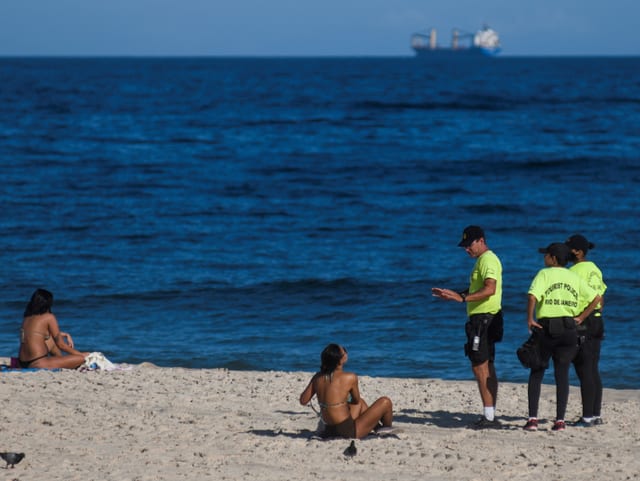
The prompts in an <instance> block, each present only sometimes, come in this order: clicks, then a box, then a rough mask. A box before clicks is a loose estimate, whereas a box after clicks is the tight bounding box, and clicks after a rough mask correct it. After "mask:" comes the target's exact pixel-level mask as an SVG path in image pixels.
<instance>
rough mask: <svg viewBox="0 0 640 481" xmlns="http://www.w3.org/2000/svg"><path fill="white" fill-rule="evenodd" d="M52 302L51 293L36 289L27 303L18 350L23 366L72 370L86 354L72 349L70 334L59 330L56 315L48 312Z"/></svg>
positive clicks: (81, 361)
mask: <svg viewBox="0 0 640 481" xmlns="http://www.w3.org/2000/svg"><path fill="white" fill-rule="evenodd" d="M52 305H53V294H51V293H50V292H49V291H47V290H45V289H38V290H36V291H35V292H34V293H33V295H32V296H31V300H30V301H29V304H27V307H26V309H25V311H24V319H23V321H22V328H21V329H20V352H19V353H18V359H19V363H20V367H22V368H27V367H34V368H44V369H56V368H63V369H75V368H77V367H78V366H80V365H82V363H83V362H84V359H85V357H86V356H88V355H89V353H88V352H80V351H77V350H75V349H74V348H73V339H72V338H71V336H70V335H69V334H67V333H66V332H62V331H60V327H59V326H58V321H57V319H56V316H54V315H53V313H52V312H51V306H52ZM63 351H64V352H65V353H66V355H63Z"/></svg>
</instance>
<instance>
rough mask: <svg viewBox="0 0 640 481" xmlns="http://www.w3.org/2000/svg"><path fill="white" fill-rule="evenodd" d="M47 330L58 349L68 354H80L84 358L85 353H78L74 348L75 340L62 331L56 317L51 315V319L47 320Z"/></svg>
mask: <svg viewBox="0 0 640 481" xmlns="http://www.w3.org/2000/svg"><path fill="white" fill-rule="evenodd" d="M47 329H48V330H49V334H51V337H52V338H53V341H54V342H55V344H56V346H57V347H58V349H60V350H61V351H64V352H66V353H67V354H79V355H82V356H84V353H82V352H80V351H77V350H76V349H74V348H73V339H72V338H71V336H70V335H69V334H67V333H66V332H61V331H60V326H58V320H57V319H56V316H54V315H53V314H51V316H50V317H49V319H48V320H47Z"/></svg>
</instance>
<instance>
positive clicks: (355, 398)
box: [349, 373, 361, 404]
mask: <svg viewBox="0 0 640 481" xmlns="http://www.w3.org/2000/svg"><path fill="white" fill-rule="evenodd" d="M351 375H352V376H353V379H352V380H351V389H349V394H351V399H350V400H349V404H360V401H361V399H360V388H359V387H358V376H357V375H356V374H353V373H352V374H351Z"/></svg>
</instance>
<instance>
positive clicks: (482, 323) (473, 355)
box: [464, 311, 504, 366]
mask: <svg viewBox="0 0 640 481" xmlns="http://www.w3.org/2000/svg"><path fill="white" fill-rule="evenodd" d="M503 326H504V320H503V318H502V311H498V312H497V313H495V314H474V315H472V316H470V317H469V321H467V323H466V324H465V326H464V328H465V332H466V333H467V343H466V344H465V345H464V353H465V354H466V356H467V357H468V358H469V360H470V361H471V364H472V365H474V366H476V365H478V364H482V363H483V362H486V361H491V362H493V361H494V359H495V357H496V346H495V343H496V342H500V341H502V334H503V330H504V327H503ZM476 336H478V337H479V339H480V343H479V345H478V348H477V349H476V350H474V349H473V339H474V338H475V337H476Z"/></svg>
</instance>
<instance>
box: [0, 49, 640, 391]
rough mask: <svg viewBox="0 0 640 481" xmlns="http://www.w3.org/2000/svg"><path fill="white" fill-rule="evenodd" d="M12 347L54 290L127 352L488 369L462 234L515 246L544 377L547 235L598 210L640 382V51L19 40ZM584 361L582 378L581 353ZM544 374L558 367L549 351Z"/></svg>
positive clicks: (3, 321) (600, 257) (512, 266)
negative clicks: (355, 50)
mask: <svg viewBox="0 0 640 481" xmlns="http://www.w3.org/2000/svg"><path fill="white" fill-rule="evenodd" d="M0 85H2V88H1V89H0V169H1V170H0V172H1V173H2V183H1V193H2V194H1V199H2V213H1V214H0V232H1V233H2V240H3V242H2V249H0V262H1V265H2V275H1V276H0V283H1V289H0V292H1V295H0V355H1V356H10V355H15V353H16V352H17V348H18V339H19V327H20V324H21V320H22V312H23V311H24V308H25V306H26V303H27V301H28V300H29V297H30V296H31V294H32V292H33V291H34V290H35V289H36V288H38V287H43V288H46V289H49V290H50V291H52V292H53V294H54V298H55V302H54V309H53V311H54V313H55V314H56V316H57V318H58V320H59V323H60V325H61V328H62V329H63V330H65V331H68V332H70V333H71V334H72V335H73V337H74V340H75V343H76V347H78V348H79V349H81V350H87V351H101V352H103V353H104V354H105V355H106V356H107V357H108V358H109V359H110V360H111V361H113V362H119V363H140V362H143V361H149V362H152V363H155V364H157V365H159V366H169V367H174V366H180V367H187V368H228V369H239V370H283V371H297V370H302V371H315V370H316V369H317V368H318V367H319V356H320V352H321V350H322V349H323V348H324V346H325V345H326V344H328V343H330V342H336V343H340V344H343V345H344V346H346V347H347V348H348V350H349V356H350V360H349V364H348V369H350V370H353V371H355V372H357V373H359V374H360V375H366V376H388V377H417V378H443V379H450V380H456V379H463V380H469V379H473V376H472V373H471V370H470V367H469V363H468V361H467V359H466V358H465V357H464V354H463V343H464V322H465V311H464V307H463V306H462V305H460V304H457V303H447V302H444V301H441V300H439V299H435V298H433V297H432V296H431V293H430V288H431V287H433V286H439V287H450V288H454V289H460V290H462V289H463V288H465V287H466V286H467V285H468V277H469V273H470V271H471V268H472V266H473V262H474V261H473V259H471V258H469V257H468V256H467V255H466V253H465V252H464V251H463V250H462V249H461V248H459V247H457V243H458V241H459V239H460V236H461V233H462V230H463V228H464V227H465V226H466V225H469V224H478V225H481V226H483V227H484V228H485V231H486V235H487V243H488V245H489V246H490V248H491V249H492V250H494V251H495V252H496V253H497V254H498V256H499V257H500V258H501V260H502V264H503V269H504V296H503V306H504V314H505V336H504V341H503V342H502V343H501V344H499V345H498V349H497V361H496V366H497V371H498V375H499V377H500V379H501V380H503V381H513V382H526V379H527V377H528V371H527V370H526V369H525V368H523V367H522V366H521V365H520V364H519V362H518V360H517V358H516V355H515V350H516V348H517V347H518V346H519V345H520V344H521V343H522V342H524V341H525V340H526V338H527V325H526V297H527V296H526V293H527V290H528V287H529V284H530V282H531V279H532V278H533V277H534V275H535V274H536V272H537V271H538V270H539V269H541V268H542V267H543V258H542V255H540V254H539V253H538V251H537V249H538V248H539V247H543V246H546V245H547V244H549V243H551V242H554V241H564V240H565V239H566V238H567V237H568V236H570V235H571V234H574V233H582V234H583V235H585V236H586V237H587V238H588V239H589V240H590V241H592V242H594V243H595V244H596V248H595V249H594V250H593V251H591V252H590V253H589V256H588V257H589V259H590V260H593V261H594V262H596V263H597V264H598V265H599V266H600V268H601V269H602V271H603V273H604V276H605V282H606V283H607V285H608V290H607V293H606V295H605V299H606V306H605V309H604V316H605V322H606V336H607V337H606V339H605V341H604V343H603V351H602V360H601V370H602V377H603V382H604V384H605V387H611V388H633V389H639V388H640V375H639V374H638V366H639V365H640V349H638V347H637V346H638V345H639V344H640V323H639V322H638V321H636V320H635V316H636V313H635V312H634V309H635V308H633V306H631V305H630V304H629V303H630V302H631V301H633V300H634V299H636V298H637V292H638V289H639V288H640V280H639V278H638V272H640V261H639V260H638V259H639V256H638V255H637V249H638V243H639V241H640V235H639V233H640V230H639V228H638V213H639V207H640V200H639V199H640V196H639V195H638V187H639V185H640V155H639V154H640V58H615V57H609V58H607V57H602V58H589V57H577V58H560V57H558V58H542V57H528V58H524V57H522V58H517V57H502V58H497V59H484V60H483V61H476V62H458V63H454V64H451V63H442V64H437V63H429V62H422V61H420V60H418V59H415V58H408V57H407V58H1V59H0ZM572 376H573V377H572V384H577V378H576V377H575V374H572ZM545 382H548V383H552V382H553V374H552V372H551V370H550V371H549V372H548V373H547V375H546V377H545Z"/></svg>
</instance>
